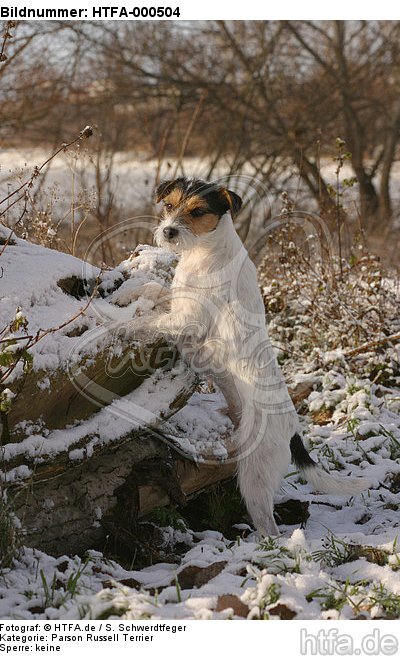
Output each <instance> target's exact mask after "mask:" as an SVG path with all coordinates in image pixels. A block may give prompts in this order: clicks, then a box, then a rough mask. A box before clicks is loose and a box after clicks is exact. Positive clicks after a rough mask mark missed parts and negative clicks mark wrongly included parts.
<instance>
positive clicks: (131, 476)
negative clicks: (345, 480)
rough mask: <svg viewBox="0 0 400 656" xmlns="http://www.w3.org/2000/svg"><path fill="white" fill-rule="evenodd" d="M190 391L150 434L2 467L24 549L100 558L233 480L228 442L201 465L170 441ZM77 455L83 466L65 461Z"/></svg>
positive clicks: (21, 457) (143, 431)
mask: <svg viewBox="0 0 400 656" xmlns="http://www.w3.org/2000/svg"><path fill="white" fill-rule="evenodd" d="M195 385H196V383H195V381H194V379H193V377H190V378H188V379H187V382H186V384H185V385H184V387H183V388H180V389H179V390H178V393H176V394H175V395H174V396H173V398H172V395H171V398H170V402H169V407H168V409H167V410H166V411H165V410H164V412H163V413H159V415H158V417H157V419H156V420H155V421H154V423H153V424H152V425H151V426H148V427H139V428H136V429H134V430H131V431H129V432H127V433H125V434H124V435H121V436H120V437H119V438H118V439H116V440H115V441H113V442H109V443H106V444H104V443H102V442H101V440H97V441H96V439H97V438H98V436H96V435H95V434H88V435H86V436H85V437H84V438H82V439H81V440H80V441H79V442H77V443H74V444H73V450H69V451H66V452H61V453H59V454H58V455H57V456H55V457H50V456H49V457H45V458H44V457H40V456H37V455H33V456H32V457H29V456H27V454H26V453H25V454H18V453H17V454H15V455H14V457H12V458H10V459H9V460H8V461H7V463H3V464H6V465H7V470H8V472H9V480H8V484H7V486H8V489H9V493H10V495H11V497H12V500H13V501H12V505H13V509H14V511H15V513H16V515H17V516H18V517H19V519H20V520H21V522H22V525H23V529H24V544H26V545H29V546H32V547H36V548H39V549H43V550H45V551H46V552H47V553H50V554H52V555H55V556H59V555H62V554H64V553H67V554H74V553H82V552H83V551H85V550H87V549H88V548H97V549H100V550H102V549H104V547H105V544H106V542H107V541H109V540H110V539H113V540H114V539H117V536H118V535H120V534H121V533H124V534H126V535H127V536H132V535H137V532H138V520H139V519H140V518H141V517H143V516H145V515H147V514H148V513H150V512H151V511H152V510H153V509H155V508H158V507H160V506H165V505H168V504H171V503H172V504H174V505H182V504H185V503H186V502H187V501H188V499H190V497H191V496H192V495H194V494H196V493H198V492H199V491H201V490H203V489H206V488H207V487H209V486H210V485H213V484H214V483H217V482H219V481H223V480H226V479H229V478H231V477H232V476H233V475H234V473H235V452H234V447H233V444H232V443H230V442H229V439H228V441H227V443H226V447H227V458H226V459H225V460H222V459H218V458H215V457H214V456H213V455H212V453H210V454H208V456H207V458H206V462H195V461H193V459H191V458H190V457H189V455H187V454H185V453H184V451H183V450H182V449H179V448H178V447H177V441H176V440H174V441H171V439H170V438H169V435H168V430H169V427H168V419H169V418H171V417H172V416H173V415H174V414H175V413H176V412H178V411H179V410H180V409H181V408H182V407H184V405H185V403H186V402H187V400H188V398H189V397H190V395H191V394H192V392H193V390H194V388H195ZM309 391H310V386H308V387H307V385H303V386H302V387H300V389H298V390H297V391H294V392H292V397H293V398H294V400H295V402H296V401H297V402H301V400H302V399H303V398H304V397H305V396H306V395H307V393H309ZM103 412H104V411H103ZM161 415H163V416H161ZM77 450H81V454H80V455H81V458H80V459H79V460H76V459H74V458H72V459H71V457H70V456H71V453H73V452H76V451H77ZM21 466H25V467H26V466H29V467H30V469H31V472H32V473H31V475H30V476H29V478H28V480H26V481H25V482H23V483H21V482H17V481H14V480H13V472H15V471H18V470H19V468H20V467H21ZM6 482H7V477H6Z"/></svg>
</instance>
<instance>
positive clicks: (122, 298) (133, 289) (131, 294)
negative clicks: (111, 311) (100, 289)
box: [110, 279, 144, 307]
mask: <svg viewBox="0 0 400 656" xmlns="http://www.w3.org/2000/svg"><path fill="white" fill-rule="evenodd" d="M143 287H144V285H138V284H137V282H135V280H133V279H129V280H125V282H123V283H122V285H121V287H119V288H118V289H117V290H116V291H115V292H114V293H113V294H112V295H111V296H110V301H111V303H114V304H115V305H119V306H120V307H126V306H127V305H129V303H132V302H133V301H137V299H138V298H140V296H141V295H142V294H141V291H140V290H141V289H142V288H143Z"/></svg>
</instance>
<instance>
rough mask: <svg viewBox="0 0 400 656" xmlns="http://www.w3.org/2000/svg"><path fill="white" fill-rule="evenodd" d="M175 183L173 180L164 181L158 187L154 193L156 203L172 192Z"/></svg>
mask: <svg viewBox="0 0 400 656" xmlns="http://www.w3.org/2000/svg"><path fill="white" fill-rule="evenodd" d="M175 182H176V181H175V180H165V181H164V182H161V183H160V184H159V185H158V187H157V189H156V193H155V198H156V203H159V202H160V201H161V200H162V199H163V198H165V197H166V196H168V194H169V193H170V191H172V190H173V188H174V186H175Z"/></svg>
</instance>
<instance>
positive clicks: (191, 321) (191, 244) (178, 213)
mask: <svg viewBox="0 0 400 656" xmlns="http://www.w3.org/2000/svg"><path fill="white" fill-rule="evenodd" d="M161 201H162V202H163V208H162V211H161V216H160V222H159V225H158V227H157V228H156V230H155V242H156V244H157V245H158V246H160V247H161V248H164V249H168V250H172V251H174V252H176V253H178V254H179V255H180V259H179V263H178V265H177V267H176V272H175V277H174V280H173V282H172V286H171V289H170V290H168V291H167V290H166V289H165V288H162V286H161V285H160V286H159V285H158V284H157V283H148V284H147V285H145V286H144V287H146V288H147V289H143V288H142V289H141V293H142V294H144V295H146V296H149V297H153V298H158V299H159V300H160V301H161V306H162V302H163V301H165V299H166V298H167V297H168V294H169V295H170V308H169V311H168V312H166V311H165V310H162V311H160V312H158V313H157V312H156V313H153V314H152V315H150V316H146V317H138V318H137V319H135V318H134V319H133V321H132V325H131V328H132V330H133V335H134V337H135V338H136V339H140V338H141V337H143V335H146V336H148V335H149V333H151V334H154V333H156V334H160V335H163V336H165V337H167V338H170V339H173V340H174V341H175V342H176V343H177V344H178V347H179V344H180V343H181V344H186V345H187V343H188V341H189V343H190V344H191V346H192V353H193V352H194V353H195V354H196V362H197V363H200V364H201V366H200V368H201V369H202V372H203V373H204V374H206V375H207V376H211V377H213V378H214V380H215V382H216V384H217V385H218V387H219V388H220V389H221V391H222V393H223V394H224V396H225V398H226V401H227V403H228V407H229V414H230V417H231V418H233V420H234V423H235V424H236V430H235V432H234V435H233V440H234V443H235V448H236V452H237V454H238V457H237V477H238V482H239V487H240V491H241V494H242V496H243V498H244V500H245V502H246V505H247V509H248V511H249V513H250V515H251V517H252V520H253V522H254V525H255V527H256V529H257V530H258V532H259V534H260V535H276V534H278V533H279V531H278V528H277V526H276V524H275V520H274V516H273V498H274V493H275V492H276V491H277V489H278V488H279V486H280V483H281V481H282V477H283V476H284V475H285V473H286V471H287V468H288V465H289V463H290V460H291V459H292V461H293V462H294V464H295V465H296V466H297V467H298V468H299V469H300V470H301V471H302V473H303V475H304V476H305V478H306V479H308V481H309V482H310V483H311V484H312V485H313V486H314V487H315V489H316V490H318V491H320V492H325V493H328V494H329V493H331V494H336V495H353V494H356V493H358V492H361V491H362V490H364V489H366V488H367V487H368V482H367V481H366V479H362V478H356V479H352V480H349V478H348V477H343V476H340V475H339V476H338V475H332V474H329V473H327V472H325V471H324V470H322V469H321V468H320V467H319V466H318V465H317V464H316V463H315V462H314V461H313V460H312V459H311V457H310V456H309V454H308V452H307V451H306V449H305V446H304V444H303V442H302V439H301V437H300V435H299V422H298V417H297V413H296V411H295V409H294V406H293V403H292V401H291V399H290V396H289V393H288V389H287V386H286V384H285V381H284V379H283V376H282V373H281V371H280V368H279V365H278V363H277V361H276V358H275V355H274V352H273V349H272V347H271V344H270V342H269V338H268V333H267V328H266V324H265V309H264V304H263V301H262V297H261V294H260V291H259V287H258V284H257V276H256V269H255V267H254V265H253V263H252V262H251V260H250V258H249V256H248V253H247V251H246V249H245V247H244V245H243V243H242V242H241V240H240V238H239V236H238V234H237V233H236V230H235V227H234V224H233V220H232V219H233V217H235V215H236V214H237V213H238V211H239V210H240V208H241V205H242V201H241V199H240V198H239V196H238V195H237V194H235V193H234V192H233V191H230V190H229V189H226V188H224V187H222V186H219V185H217V184H214V183H207V182H204V181H203V180H197V179H187V178H178V179H176V180H168V181H166V182H163V183H162V184H160V185H159V187H158V189H157V192H156V202H157V203H160V202H161ZM117 302H118V300H117ZM164 307H165V306H164Z"/></svg>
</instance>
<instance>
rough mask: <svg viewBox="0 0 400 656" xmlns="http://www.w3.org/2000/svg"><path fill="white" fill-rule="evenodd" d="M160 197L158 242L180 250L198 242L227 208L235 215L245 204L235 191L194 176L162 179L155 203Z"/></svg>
mask: <svg viewBox="0 0 400 656" xmlns="http://www.w3.org/2000/svg"><path fill="white" fill-rule="evenodd" d="M161 201H162V202H163V208H162V210H161V215H160V224H159V226H158V227H157V229H156V231H155V240H156V243H157V245H158V246H162V247H163V248H168V249H170V250H174V251H178V252H181V251H183V250H187V249H189V248H193V247H194V246H196V244H197V243H198V240H199V239H202V238H204V237H205V236H207V235H209V234H210V233H211V232H213V231H214V230H215V228H216V227H217V225H218V222H219V220H220V218H221V217H222V216H223V215H224V214H225V213H226V212H228V211H230V212H231V214H232V217H234V216H236V214H237V213H238V212H239V210H240V208H241V206H242V200H241V198H240V197H239V196H238V195H237V194H235V193H234V192H233V191H230V190H229V189H226V188H225V187H222V186H220V185H217V184H213V183H210V182H204V180H196V179H193V178H190V179H189V178H177V179H176V180H167V181H165V182H162V183H161V184H160V185H159V186H158V188H157V191H156V203H160V202H161Z"/></svg>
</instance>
